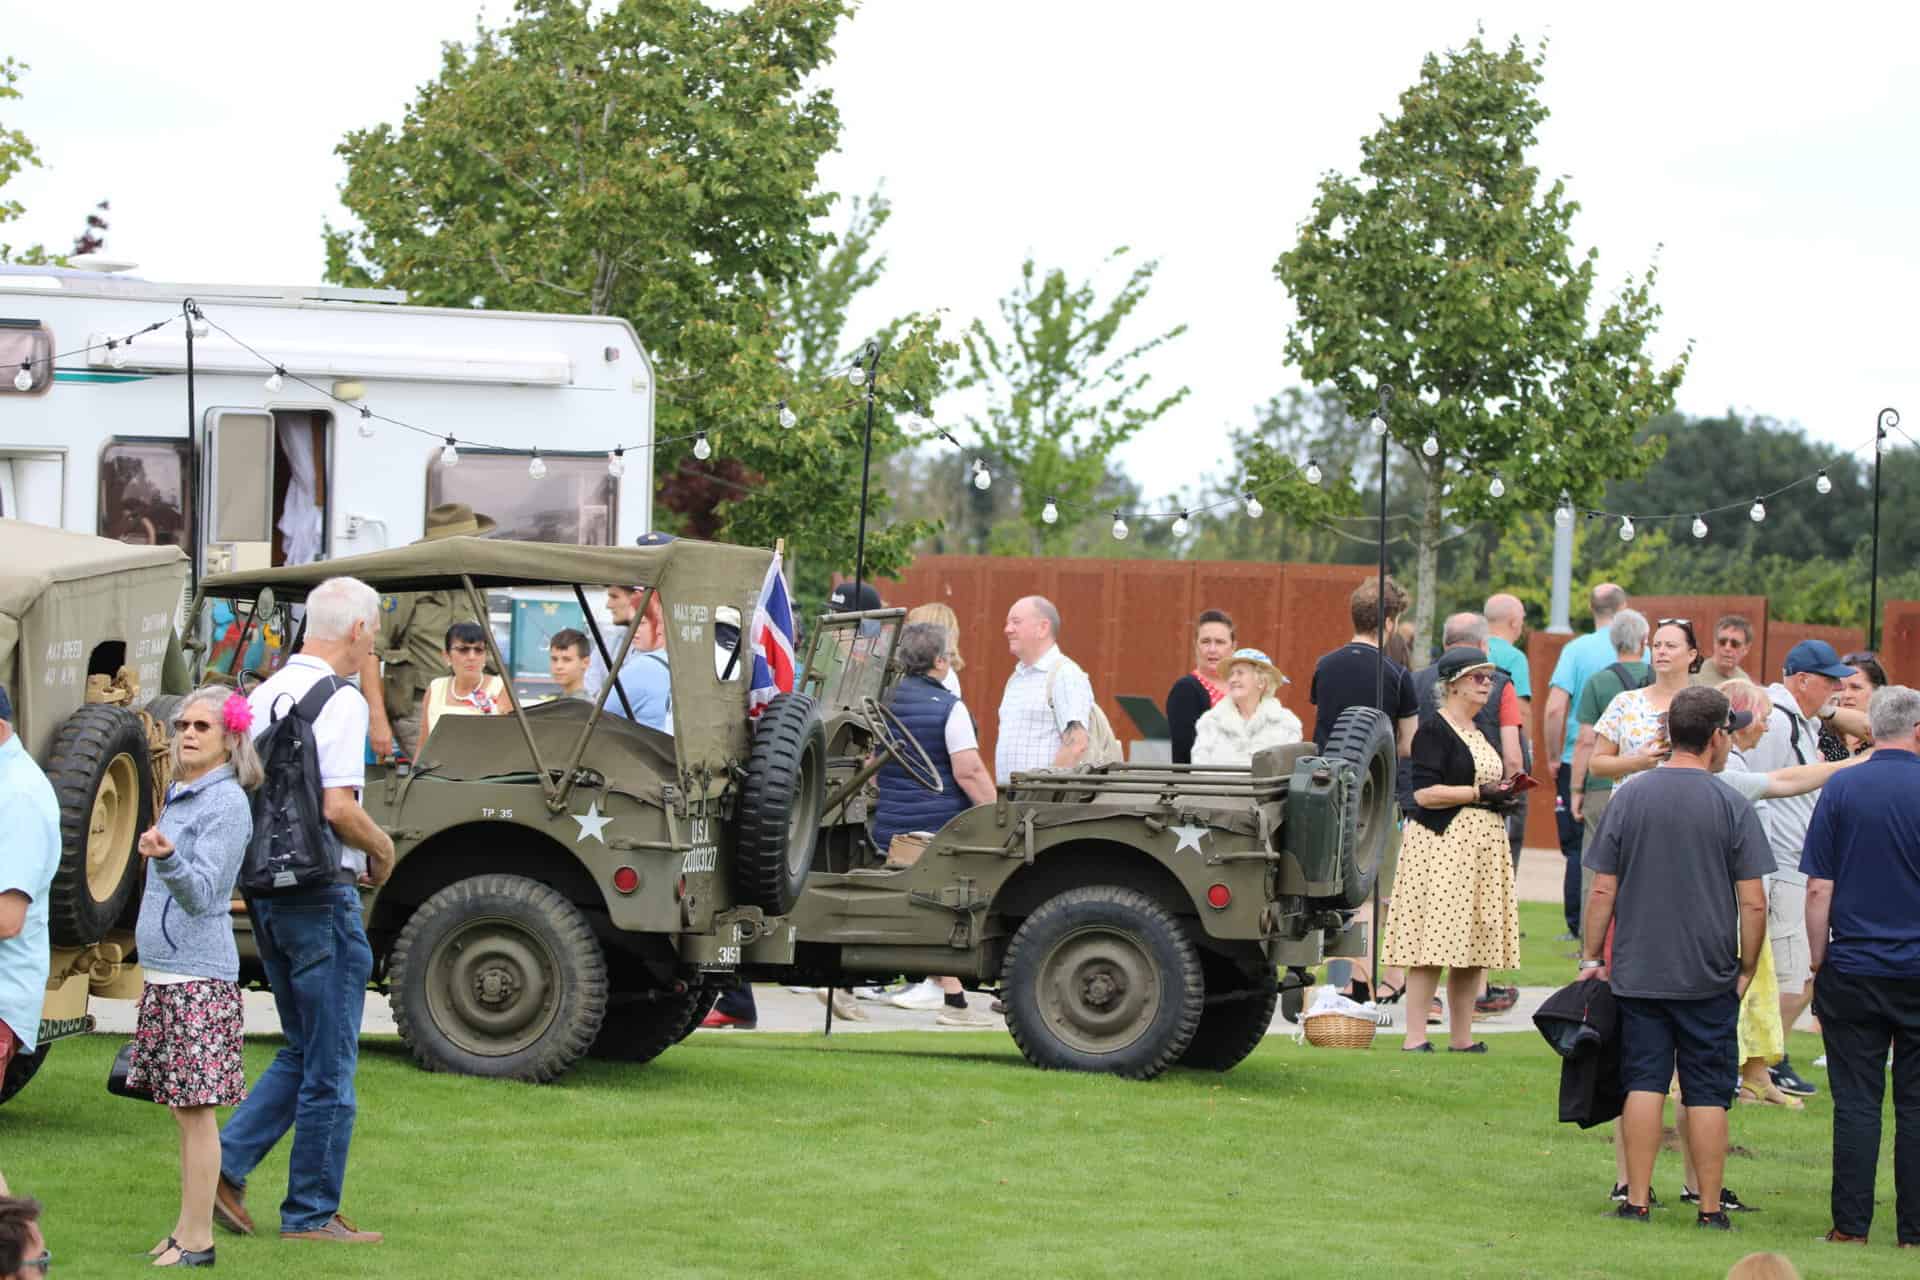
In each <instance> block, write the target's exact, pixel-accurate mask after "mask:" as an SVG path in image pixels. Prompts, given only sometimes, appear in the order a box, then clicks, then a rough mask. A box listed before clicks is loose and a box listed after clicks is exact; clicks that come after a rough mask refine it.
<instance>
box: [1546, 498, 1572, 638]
mask: <svg viewBox="0 0 1920 1280" xmlns="http://www.w3.org/2000/svg"><path fill="white" fill-rule="evenodd" d="M1572 595H1573V524H1572V522H1571V521H1569V522H1568V523H1567V524H1566V525H1564V526H1563V525H1562V524H1561V523H1560V522H1559V520H1557V519H1556V520H1555V521H1554V522H1553V598H1552V603H1551V604H1549V605H1548V608H1547V632H1548V633H1549V634H1550V635H1556V636H1570V635H1572V634H1573V619H1572V618H1571V617H1570V616H1569V614H1570V611H1571V609H1572V604H1573V601H1572Z"/></svg>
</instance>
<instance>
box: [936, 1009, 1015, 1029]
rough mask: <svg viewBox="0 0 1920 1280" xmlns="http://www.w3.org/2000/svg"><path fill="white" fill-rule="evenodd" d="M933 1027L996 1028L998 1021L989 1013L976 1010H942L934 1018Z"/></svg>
mask: <svg viewBox="0 0 1920 1280" xmlns="http://www.w3.org/2000/svg"><path fill="white" fill-rule="evenodd" d="M933 1021H934V1023H935V1025H937V1026H942V1027H997V1026H999V1025H1000V1020H999V1019H998V1018H996V1017H994V1016H993V1015H992V1014H990V1013H982V1012H980V1010H978V1009H974V1008H966V1009H942V1010H941V1011H940V1016H939V1017H937V1018H935V1019H934V1020H933Z"/></svg>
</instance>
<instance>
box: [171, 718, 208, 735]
mask: <svg viewBox="0 0 1920 1280" xmlns="http://www.w3.org/2000/svg"><path fill="white" fill-rule="evenodd" d="M189 729H191V730H193V731H194V732H195V733H212V732H213V721H211V720H175V721H174V722H173V731H174V732H175V733H185V732H186V731H187V730H189Z"/></svg>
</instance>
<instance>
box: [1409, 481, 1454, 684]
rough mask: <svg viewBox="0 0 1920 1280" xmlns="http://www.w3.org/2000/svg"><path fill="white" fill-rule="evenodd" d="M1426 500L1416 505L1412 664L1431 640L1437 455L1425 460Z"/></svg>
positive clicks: (1438, 512)
mask: <svg viewBox="0 0 1920 1280" xmlns="http://www.w3.org/2000/svg"><path fill="white" fill-rule="evenodd" d="M1421 470H1422V471H1424V472H1425V473H1426V480H1427V492H1426V500H1425V502H1424V503H1423V504H1422V505H1421V508H1420V533H1419V536H1418V541H1417V542H1416V544H1415V551H1414V570H1413V653H1414V660H1415V662H1416V663H1418V662H1419V659H1420V658H1421V657H1422V656H1423V655H1425V654H1426V653H1428V652H1430V646H1431V645H1432V643H1433V606H1434V598H1433V597H1434V592H1435V591H1436V590H1437V583H1438V581H1439V577H1440V520H1441V517H1442V515H1443V514H1445V513H1444V512H1443V511H1442V510H1441V505H1440V504H1441V502H1442V501H1443V500H1442V498H1441V496H1440V487H1441V483H1442V477H1444V476H1445V474H1446V467H1445V466H1444V465H1443V464H1442V460H1441V459H1439V458H1429V459H1425V460H1424V461H1423V463H1422V466H1421Z"/></svg>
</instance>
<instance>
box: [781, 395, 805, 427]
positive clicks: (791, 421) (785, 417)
mask: <svg viewBox="0 0 1920 1280" xmlns="http://www.w3.org/2000/svg"><path fill="white" fill-rule="evenodd" d="M798 425H800V416H799V415H798V414H796V413H795V412H794V411H793V410H791V409H789V408H787V402H786V401H785V400H782V401H781V402H780V426H781V427H782V428H783V429H784V430H787V431H791V430H793V429H794V428H795V427H796V426H798Z"/></svg>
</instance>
